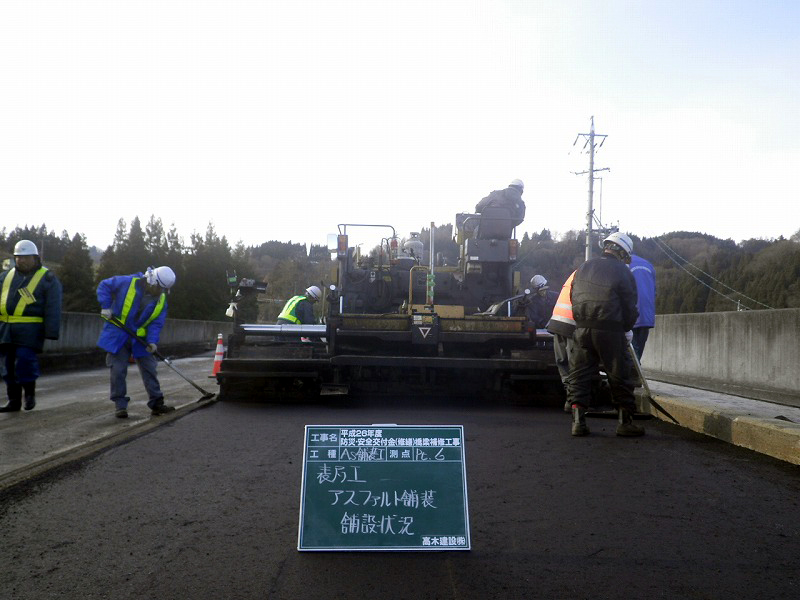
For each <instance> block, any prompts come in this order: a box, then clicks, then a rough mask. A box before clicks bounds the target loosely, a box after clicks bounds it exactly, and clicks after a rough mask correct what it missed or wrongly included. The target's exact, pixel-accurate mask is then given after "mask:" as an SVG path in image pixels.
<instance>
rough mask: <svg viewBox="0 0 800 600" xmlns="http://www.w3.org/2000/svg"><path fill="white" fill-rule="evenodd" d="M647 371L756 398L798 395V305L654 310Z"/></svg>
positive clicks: (645, 359) (664, 378) (673, 380)
mask: <svg viewBox="0 0 800 600" xmlns="http://www.w3.org/2000/svg"><path fill="white" fill-rule="evenodd" d="M642 365H643V366H644V368H645V373H646V374H647V375H648V376H649V377H652V378H653V379H656V380H659V381H666V382H670V383H678V384H688V385H696V386H697V387H702V388H705V389H710V390H714V391H720V392H725V393H730V394H738V395H743V396H747V397H751V398H756V399H760V400H778V401H784V400H787V399H789V400H797V399H798V398H800V309H797V308H787V309H776V310H753V311H742V312H715V313H695V314H681V315H657V316H656V327H655V329H652V330H651V331H650V338H649V340H648V342H647V346H646V347H645V351H644V355H643V356H642Z"/></svg>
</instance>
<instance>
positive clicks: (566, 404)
mask: <svg viewBox="0 0 800 600" xmlns="http://www.w3.org/2000/svg"><path fill="white" fill-rule="evenodd" d="M564 412H565V413H571V412H572V402H570V401H569V398H567V400H565V401H564Z"/></svg>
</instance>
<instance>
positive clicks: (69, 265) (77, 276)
mask: <svg viewBox="0 0 800 600" xmlns="http://www.w3.org/2000/svg"><path fill="white" fill-rule="evenodd" d="M54 270H55V273H56V275H58V278H59V279H60V280H61V285H62V287H63V289H64V294H63V301H62V305H61V308H62V310H64V311H70V312H89V313H93V312H97V311H98V310H99V309H100V306H99V305H98V304H97V297H96V294H95V284H94V264H93V263H92V258H91V257H90V256H89V248H88V247H87V245H86V239H85V238H84V237H83V236H82V235H81V234H79V233H76V234H75V235H74V236H73V237H72V240H71V241H70V244H69V246H68V247H67V250H66V252H65V253H64V258H63V260H62V262H61V265H60V266H59V267H57V268H56V269H54Z"/></svg>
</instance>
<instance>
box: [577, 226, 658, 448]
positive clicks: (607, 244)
mask: <svg viewBox="0 0 800 600" xmlns="http://www.w3.org/2000/svg"><path fill="white" fill-rule="evenodd" d="M632 252H633V242H632V241H631V238H630V237H628V236H627V235H625V234H624V233H619V232H615V233H612V234H611V235H609V236H608V237H607V238H605V239H604V240H603V254H602V255H601V256H599V257H597V258H593V259H591V260H588V261H586V262H585V263H583V264H582V265H581V266H580V267H578V270H577V271H576V272H575V277H574V278H573V280H572V290H571V292H570V300H571V304H572V314H573V318H574V319H575V324H576V329H575V332H574V333H573V336H572V337H573V345H572V350H573V351H572V354H571V355H570V372H569V376H568V385H567V394H568V398H569V400H570V403H571V406H572V435H574V436H584V435H588V434H589V427H588V426H587V425H586V409H587V408H588V406H589V403H590V399H591V395H592V379H593V378H596V377H597V374H598V372H599V370H600V367H601V366H602V368H603V370H604V371H605V372H606V374H607V376H608V382H609V385H610V388H611V395H612V398H613V402H614V404H615V406H616V407H617V411H618V416H619V424H618V426H617V431H616V433H617V435H620V436H640V435H643V434H644V429H643V428H641V427H638V426H637V425H635V424H634V423H633V413H634V411H635V398H634V395H633V390H634V386H635V380H634V379H633V378H632V368H631V367H632V363H631V358H630V353H629V352H628V341H629V340H630V338H631V337H632V335H633V334H632V333H631V328H632V327H633V324H634V323H636V318H637V317H638V316H639V313H638V310H637V308H636V299H637V293H636V281H635V280H634V278H633V275H632V274H631V272H630V270H629V269H628V268H627V267H626V264H628V263H630V260H631V253H632Z"/></svg>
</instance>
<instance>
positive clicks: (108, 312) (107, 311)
mask: <svg viewBox="0 0 800 600" xmlns="http://www.w3.org/2000/svg"><path fill="white" fill-rule="evenodd" d="M112 315H113V313H112V312H111V309H110V308H104V309H103V310H101V311H100V316H102V317H103V318H104V319H110V318H111V316H112Z"/></svg>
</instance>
